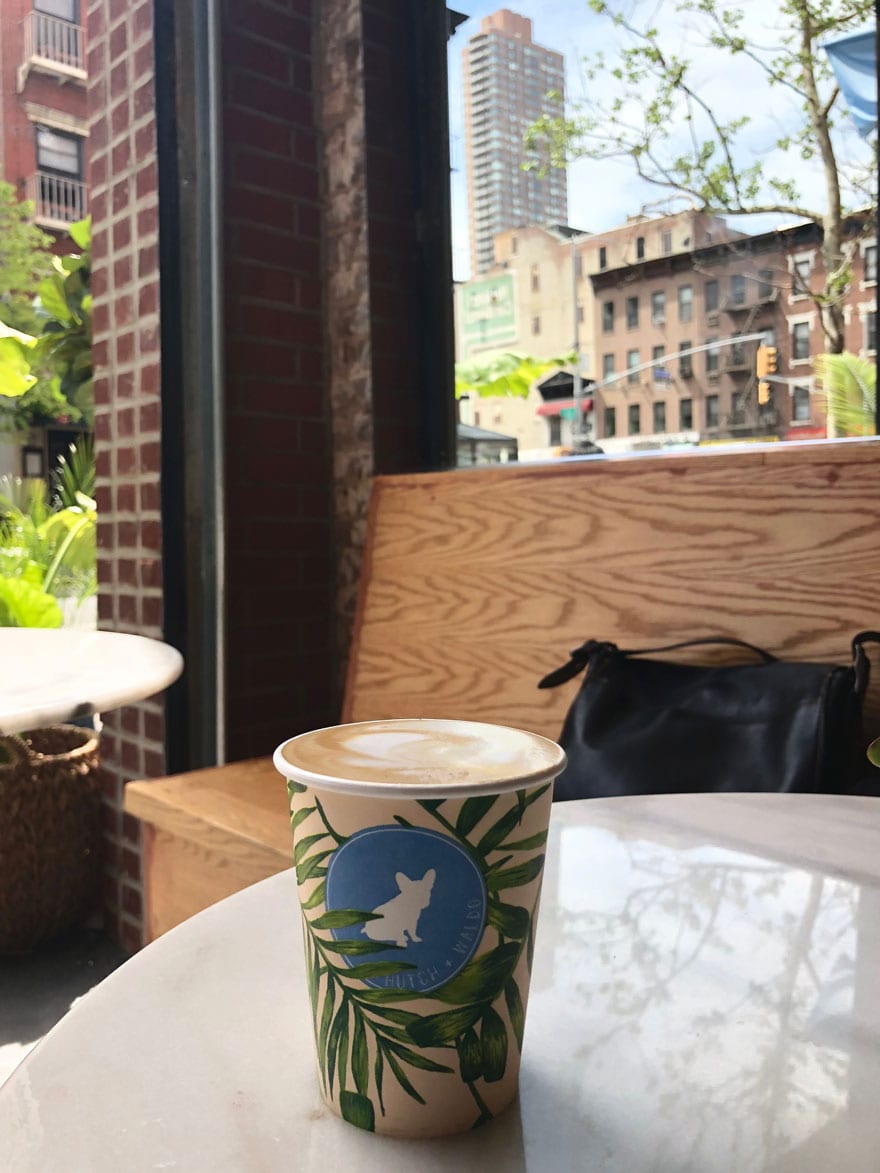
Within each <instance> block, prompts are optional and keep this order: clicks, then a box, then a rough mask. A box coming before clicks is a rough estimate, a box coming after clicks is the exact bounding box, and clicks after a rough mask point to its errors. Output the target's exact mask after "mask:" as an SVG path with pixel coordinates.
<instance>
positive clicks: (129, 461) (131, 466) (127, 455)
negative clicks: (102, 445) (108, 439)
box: [116, 446, 137, 477]
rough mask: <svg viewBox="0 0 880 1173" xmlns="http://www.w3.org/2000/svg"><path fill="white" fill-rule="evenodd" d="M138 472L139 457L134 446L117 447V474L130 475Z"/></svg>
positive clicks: (121, 475)
mask: <svg viewBox="0 0 880 1173" xmlns="http://www.w3.org/2000/svg"><path fill="white" fill-rule="evenodd" d="M136 472H137V459H136V456H135V450H134V448H132V447H128V446H127V447H125V448H117V449H116V475H117V476H120V477H130V476H133V475H134V474H135V473H136Z"/></svg>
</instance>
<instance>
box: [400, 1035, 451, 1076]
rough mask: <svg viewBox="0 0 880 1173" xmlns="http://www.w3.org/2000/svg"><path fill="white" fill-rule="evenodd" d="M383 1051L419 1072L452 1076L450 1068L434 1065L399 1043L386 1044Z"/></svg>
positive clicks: (431, 1060) (417, 1052) (441, 1064)
mask: <svg viewBox="0 0 880 1173" xmlns="http://www.w3.org/2000/svg"><path fill="white" fill-rule="evenodd" d="M385 1049H386V1051H391V1052H393V1053H394V1054H395V1055H397V1056H398V1058H400V1059H402V1060H403V1062H404V1063H408V1064H409V1065H410V1067H418V1069H419V1070H420V1071H433V1072H434V1073H435V1074H436V1075H451V1074H452V1068H451V1067H446V1066H445V1064H443V1063H435V1062H434V1060H433V1059H429V1058H428V1056H427V1055H423V1054H422V1053H421V1052H420V1051H413V1050H412V1049H411V1048H410V1047H404V1046H402V1045H401V1044H400V1043H392V1042H386V1043H385Z"/></svg>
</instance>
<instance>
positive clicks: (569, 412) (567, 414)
mask: <svg viewBox="0 0 880 1173" xmlns="http://www.w3.org/2000/svg"><path fill="white" fill-rule="evenodd" d="M559 418H560V419H564V420H573V419H577V408H576V407H561V408H560V409H559Z"/></svg>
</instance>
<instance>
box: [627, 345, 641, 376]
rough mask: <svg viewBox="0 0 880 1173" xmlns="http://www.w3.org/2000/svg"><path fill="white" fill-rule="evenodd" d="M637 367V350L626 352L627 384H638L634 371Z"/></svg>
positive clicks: (636, 373)
mask: <svg viewBox="0 0 880 1173" xmlns="http://www.w3.org/2000/svg"><path fill="white" fill-rule="evenodd" d="M638 365H639V352H638V351H637V350H628V351H627V352H626V369H627V376H626V381H627V383H638V381H639V372H638V371H637V370H636V369H635V368H636V367H637V366H638Z"/></svg>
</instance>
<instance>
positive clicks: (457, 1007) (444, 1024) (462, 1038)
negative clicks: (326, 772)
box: [288, 781, 548, 1131]
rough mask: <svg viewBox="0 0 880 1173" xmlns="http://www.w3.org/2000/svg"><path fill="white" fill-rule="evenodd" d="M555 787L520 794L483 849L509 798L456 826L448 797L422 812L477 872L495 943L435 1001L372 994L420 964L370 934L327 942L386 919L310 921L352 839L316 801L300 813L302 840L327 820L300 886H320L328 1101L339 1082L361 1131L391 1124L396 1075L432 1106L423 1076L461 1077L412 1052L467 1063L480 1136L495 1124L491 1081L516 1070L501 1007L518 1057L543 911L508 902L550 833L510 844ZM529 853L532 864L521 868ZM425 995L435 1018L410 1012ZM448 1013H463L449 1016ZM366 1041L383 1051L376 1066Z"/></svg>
mask: <svg viewBox="0 0 880 1173" xmlns="http://www.w3.org/2000/svg"><path fill="white" fill-rule="evenodd" d="M288 788H289V791H290V796H291V800H292V799H293V795H294V793H303V792H305V790H306V787H304V786H302V785H301V784H300V783H298V782H293V781H288ZM547 789H548V787H547V786H542V787H539V788H537V789H536V790H532V791H525V790H520V791H517V792H516V794H515V799H516V801H515V803H514V804H513V805H512V806H511V807H510V808H509V809H507V810H505V811H504V813H503V814H501V815H500V817H499V818H497V819H496V820H495V822H493V823H492V824H491V825H490V826H489V827H488V828H487V829H486V830H485V831H484V833H483V834H482V836H481V837H480V838H479V839H478V840H477V841H476V842H475V843H474V842H471V841H469V839H468V836H470V835H471V833H472V832H473V831H474V830H475V829H476V828H477V826H478V825H479V824H480V823H481V822H482V820H484V819H485V818H487V816H488V815H489V813H490V811H491V810H492V808H493V807H494V806H495V804H496V803H497V801H498V799H499V797H501V796H499V795H485V796H481V797H476V798H469V799H466V800H465V801H464V802H463V803H462V805H461V808H460V810H459V812H458V816H457V818H456V819H455V822H454V823H452V822H450V821H449V820H448V819H447V818H446V817H445V815H444V813H443V810H442V808H443V806H444V803H445V801H446V800H445V799H426V800H423V801H421V802H420V803H419V806H421V807H422V809H423V810H425V811H426V812H427V813H428V814H429V815H430V816H431V818H432V819H433V820H434V821H435V822H436V823H437V824H438V826H440V827H442V828H443V829H444V831H445V832H446V833H447V834H448V835H450V836H452V837H453V838H454V839H455V840H456V841H457V842H458V844H459V845H460V846H461V847H462V848H463V849H464V850H465V851H466V852H467V853H468V854H469V855H470V856H471V858H472V859H473V860H474V861H475V862H476V864H477V866H478V867H479V869H480V871H481V873H482V876H483V879H484V881H485V885H486V893H487V905H486V921H487V924H488V925H489V926H491V928H492V929H494V930H495V933H496V935H497V941H496V943H495V944H494V946H493V948H492V949H490V950H489V951H488V952H486V953H483V954H481V955H480V956H479V957H476V958H473V959H472V960H471V961H469V962H467V964H466V965H464V966H463V968H462V969H461V970H460V971H459V973H457V974H456V975H455V976H454V977H453V978H451V979H450V980H449V981H448V982H446V983H445V984H443V985H442V986H440V987H438V988H436V989H434V990H431V991H429V992H425V991H421V990H406V989H390V988H369V989H363V988H360V987H359V986H358V985H355V984H352V983H357V982H359V981H363V980H365V979H370V978H383V977H392V976H395V975H398V974H403V973H407V972H411V971H413V970H415V969H416V968H417V967H416V966H414V965H412V964H410V963H408V962H406V961H404V960H402V959H397V958H396V957H395V954H397V955H399V954H401V953H403V952H404V950H403V949H402V948H401V947H399V946H398V945H396V944H393V943H391V942H387V943H386V942H381V941H373V940H365V939H363V938H361V937H352V938H351V939H336V938H334V937H332V936H331V935H327V934H329V933H331V932H332V930H334V929H336V930H339V929H344V928H349V927H352V928H354V927H356V926H360V925H362V924H363V923H365V922H366V921H369V920H375V919H378V917H377V914H376V913H373V912H370V911H367V910H364V909H333V910H328V911H326V912H324V913H320V914H319V915H317V916H314V917H311V918H310V917H309V916H308V915H307V913H308V912H309V911H311V910H313V909H315V908H317V907H318V906H319V905H321V904H323V903H324V901H325V897H326V876H327V864H328V861H329V858H330V856H331V855H333V853H334V852H335V851H336V850H337V849H338V848H339V847H340V846H341V845H342V844H343V843H345V842H346V837H345V836H343V835H340V834H338V832H337V831H335V830H334V828H333V827H332V826H331V824H330V822H329V820H328V819H327V815H326V813H325V811H324V808H323V806H322V805H321V801H320V799H319V798H317V797H315V799H314V805H313V806H305V807H302V808H300V809H299V810H297V811H296V812H295V813H293V814H292V815H291V827H292V829H293V832H294V836H295V835H296V831H297V829H298V828H299V827H300V826H301V825H302V824H303V823H305V822H306V821H307V820H308V819H310V818H311V817H312V816H313V815H317V816H318V818H319V819H320V822H321V825H322V829H321V830H319V831H315V832H314V833H312V834H309V835H306V836H304V837H303V838H301V839H300V840H299V841H298V842H296V843H295V847H294V858H293V862H294V866H295V868H296V878H297V884H298V885H303V884H306V883H307V882H309V881H317V882H316V884H315V887H314V889H313V890H312V892H311V893H310V894H309V896H308V897H307V898H306V899H305V900H304V901H303V902H302V909H303V923H304V925H305V942H306V966H307V971H308V986H309V997H310V1000H311V1004H312V1013H313V1014H314V1016H315V1021H316V1023H317V1026H316V1033H317V1045H318V1062H319V1066H320V1072H321V1078H322V1080H323V1083H324V1087H325V1089H326V1091H327V1094H328V1095H332V1094H333V1087H334V1083H335V1084H336V1085H337V1086H338V1090H339V1106H340V1111H341V1113H342V1116H343V1117H344V1119H346V1120H348V1121H350V1122H351V1123H352V1124H356V1125H358V1126H360V1127H361V1128H366V1129H369V1130H371V1131H372V1130H374V1129H375V1120H376V1107H377V1106H378V1109H379V1111H380V1112H381V1114H382V1115H384V1114H385V1103H384V1098H383V1087H384V1081H385V1077H386V1072H387V1071H390V1072H391V1074H392V1075H393V1077H394V1079H395V1080H396V1081H397V1083H398V1084H399V1086H400V1087H401V1088H402V1089H403V1091H404V1092H406V1094H407V1095H408V1096H410V1097H411V1098H412V1099H413V1100H416V1101H417V1102H418V1103H420V1104H424V1103H425V1099H424V1097H423V1096H422V1095H421V1093H420V1092H419V1091H418V1089H417V1087H416V1086H415V1083H414V1082H413V1081H414V1080H415V1082H416V1083H417V1082H418V1076H417V1074H416V1072H418V1071H426V1072H432V1073H435V1074H447V1075H454V1074H455V1070H456V1067H455V1066H448V1065H447V1064H444V1063H439V1062H436V1061H435V1060H433V1059H431V1058H429V1057H428V1056H427V1055H426V1054H425V1053H424V1051H423V1050H419V1049H414V1047H415V1048H444V1049H447V1050H449V1051H450V1056H449V1062H450V1063H453V1064H455V1065H456V1066H457V1068H458V1072H459V1075H460V1077H461V1080H462V1082H463V1083H465V1084H466V1085H467V1087H468V1089H469V1091H470V1094H471V1096H472V1097H473V1100H474V1103H475V1105H476V1108H477V1116H476V1119H475V1120H474V1127H476V1126H477V1125H479V1124H482V1123H483V1122H484V1121H486V1120H489V1119H491V1118H492V1113H491V1111H490V1109H489V1108H488V1106H487V1105H486V1103H485V1101H484V1099H483V1097H482V1095H481V1094H480V1088H479V1086H478V1084H479V1083H480V1082H481V1081H482V1082H483V1083H493V1082H497V1081H498V1080H500V1079H502V1078H503V1077H504V1072H505V1070H506V1068H507V1049H508V1039H507V1029H506V1027H505V1025H504V1021H503V1019H502V1018H501V1015H500V1014H499V1013H498V1011H497V1010H496V1009H495V1004H496V1003H497V1002H499V1000H500V999H501V997H502V996H503V998H504V1003H505V1005H506V1008H507V1014H508V1017H509V1019H510V1023H511V1026H512V1028H513V1035H514V1038H515V1041H516V1045H517V1048H518V1050H520V1051H521V1050H522V1042H523V1030H524V1026H525V1011H524V1007H523V1000H522V996H521V994H520V991H519V987H518V986H517V983H516V980H515V979H514V976H513V974H514V972H515V970H516V967H517V964H518V963H519V960H520V958H521V956H522V954H523V951H524V950H525V954H526V964H527V967H528V971H529V973H531V968H532V958H533V954H534V945H535V941H534V933H535V909H536V906H537V897H536V898H535V900H534V901H533V902H532V905H531V907H530V908H526V907H523V906H522V905H518V904H514V903H508V902H507V901H506V900H505V899H503V898H502V895H501V894H502V893H506V892H508V891H509V890H511V889H515V888H519V887H523V886H524V885H526V884H529V883H531V881H532V880H534V879H535V878H536V877H537V876H539V875H540V873H541V869H542V867H543V864H544V854H543V848H544V845H545V842H546V838H547V832H546V831H542V832H540V833H538V834H536V835H531V836H528V837H527V838H524V839H519V840H511V839H510V836H512V835H514V834H515V832H516V829H517V828H518V827H519V825H520V823H521V822H522V818H523V815H524V814H525V812H526V810H527V809H528V808H529V806H531V805H532V803H534V802H535V801H536V800H537V799H539V798H540V797H541V796H542V795H543V794H545V793H546V791H547ZM396 821H397V822H398V823H399V824H400V825H401V826H404V827H409V826H411V824H410V823H408V822H407V821H406V820H405V819H403V818H400V817H397V819H396ZM535 852H538V854H534V853H535ZM523 856H527V857H528V858H525V859H523V858H522V857H523ZM379 952H386V953H387V954H388V960H387V961H385V960H380V961H376V960H370V961H365V962H360V963H358V962H355V963H354V964H348V963H347V962H346V961H345V958H346V957H348V958H357V957H358V956H362V955H365V954H369V955H371V956H374V955H375V954H376V953H379ZM322 988H323V994H324V998H323V1003H322V1002H321V993H322ZM416 998H419V999H425V998H428V999H432V1000H434V1001H436V1002H437V1004H438V1010H437V1012H436V1013H433V1014H429V1015H427V1016H423V1015H420V1014H415V1013H413V1012H412V1011H410V1010H407V1009H406V1008H405V1005H401V1003H403V1004H405V1003H406V1002H410V1001H413V1000H414V999H416ZM319 1006H320V1020H319V1019H318V1008H319ZM448 1006H451V1007H453V1008H452V1009H443V1007H448ZM368 1038H370V1039H371V1040H372V1044H373V1046H372V1050H373V1060H372V1064H371V1062H370V1047H369V1045H368Z"/></svg>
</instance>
